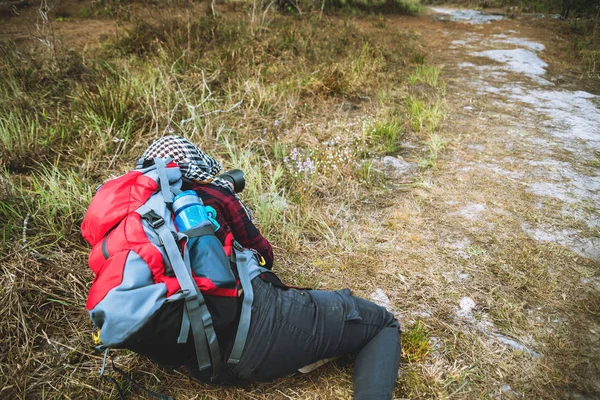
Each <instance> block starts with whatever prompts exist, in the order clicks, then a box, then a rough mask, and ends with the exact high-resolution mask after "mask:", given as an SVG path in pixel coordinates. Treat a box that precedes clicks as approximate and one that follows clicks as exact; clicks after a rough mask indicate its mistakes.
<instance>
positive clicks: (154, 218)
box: [142, 210, 165, 229]
mask: <svg viewBox="0 0 600 400" xmlns="http://www.w3.org/2000/svg"><path fill="white" fill-rule="evenodd" d="M142 218H143V219H144V220H145V221H146V222H148V224H149V225H150V226H151V227H152V228H154V229H158V228H160V227H161V226H163V225H164V224H165V220H164V219H163V218H162V217H161V216H160V215H158V214H157V213H155V212H154V210H150V211H148V212H147V213H146V214H144V215H142Z"/></svg>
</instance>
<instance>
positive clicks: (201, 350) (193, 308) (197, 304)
mask: <svg viewBox="0 0 600 400" xmlns="http://www.w3.org/2000/svg"><path fill="white" fill-rule="evenodd" d="M137 212H138V213H139V214H140V215H141V217H142V218H143V219H144V220H146V221H147V222H148V223H149V224H150V226H151V227H152V228H153V229H154V230H155V231H156V233H157V234H158V236H159V237H160V239H161V240H162V242H163V245H164V248H165V251H166V252H167V257H168V258H169V261H170V262H171V266H172V267H173V272H175V276H176V277H177V281H179V285H180V286H181V289H182V291H183V292H184V293H185V294H186V296H185V309H186V312H187V314H188V317H189V318H188V319H186V318H184V320H183V322H182V325H186V324H187V323H188V322H189V323H190V325H191V328H192V333H193V335H194V346H195V348H196V359H197V362H198V369H199V370H200V371H203V370H204V369H206V368H208V367H210V366H211V358H212V366H213V377H214V376H216V375H217V374H218V372H219V371H220V369H221V367H222V362H221V356H220V352H219V345H218V342H217V335H216V333H215V330H214V328H213V324H212V318H211V316H210V312H209V311H208V308H207V307H206V302H205V301H204V297H203V296H202V293H200V290H199V289H198V286H196V283H195V282H194V280H193V279H192V275H191V268H190V265H189V259H188V262H187V263H186V262H185V260H184V259H183V257H182V256H181V253H180V252H179V248H178V246H177V243H176V242H175V239H174V238H173V233H172V232H171V230H170V229H169V228H167V227H166V226H165V221H164V220H163V219H162V217H160V216H159V215H158V214H156V213H155V212H154V211H153V210H152V209H151V208H150V207H148V206H146V205H142V206H141V207H139V208H138V209H137ZM186 258H188V257H186ZM186 264H187V265H186ZM182 328H183V326H182ZM181 333H182V332H180V337H179V339H178V342H179V340H181V339H182V335H181ZM207 349H208V350H209V351H210V356H211V357H210V358H209V355H208V352H207V351H206V350H207Z"/></svg>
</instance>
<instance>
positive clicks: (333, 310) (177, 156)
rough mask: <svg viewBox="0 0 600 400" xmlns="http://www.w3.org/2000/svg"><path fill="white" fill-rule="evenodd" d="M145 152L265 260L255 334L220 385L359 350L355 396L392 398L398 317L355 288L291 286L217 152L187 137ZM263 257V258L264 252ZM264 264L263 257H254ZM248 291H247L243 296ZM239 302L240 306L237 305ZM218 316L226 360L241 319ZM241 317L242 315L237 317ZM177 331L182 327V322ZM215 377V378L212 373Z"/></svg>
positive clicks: (258, 282)
mask: <svg viewBox="0 0 600 400" xmlns="http://www.w3.org/2000/svg"><path fill="white" fill-rule="evenodd" d="M143 158H145V159H146V160H148V161H151V160H152V159H153V158H170V159H172V160H173V161H174V162H176V163H177V164H178V165H179V167H180V169H181V171H182V173H183V176H184V178H186V180H185V182H184V187H182V189H183V190H186V189H191V190H194V191H195V192H196V193H197V195H198V196H199V197H200V198H201V199H202V201H203V202H204V203H205V204H206V205H210V206H212V207H213V208H214V209H215V210H216V211H217V218H218V222H219V224H220V225H221V228H222V230H221V229H219V230H221V232H220V233H218V232H217V233H216V234H217V237H218V238H219V240H221V242H222V243H223V244H224V240H225V237H226V234H227V233H228V232H232V233H233V236H234V237H235V239H236V240H237V241H239V242H240V244H241V245H243V246H245V247H247V248H250V249H254V250H256V252H258V253H259V255H260V256H262V257H263V258H264V260H265V267H267V269H264V270H263V271H264V272H263V273H261V274H260V275H258V276H256V277H255V278H254V279H252V281H251V285H252V289H253V291H254V298H253V302H252V313H251V319H250V328H249V331H248V337H247V340H246V343H245V346H244V349H243V352H242V355H241V359H240V360H239V363H237V364H236V365H228V367H227V370H226V371H225V373H223V374H221V375H220V376H219V379H218V380H217V382H216V383H223V384H235V385H244V384H247V383H251V382H257V381H270V380H274V379H277V378H281V377H284V376H286V375H289V374H292V373H294V372H295V371H297V370H298V369H300V368H302V367H304V366H306V365H309V364H312V363H315V362H317V361H319V360H322V359H327V358H334V357H338V356H342V355H346V354H356V361H355V367H354V398H355V399H382V400H383V399H391V398H392V395H393V391H394V385H395V382H396V378H397V373H398V367H399V364H400V352H401V347H400V328H399V324H398V322H397V320H396V319H395V317H394V315H393V314H391V313H390V312H388V311H387V310H386V309H385V308H383V307H380V306H378V305H376V304H375V303H373V302H370V301H367V300H364V299H362V298H359V297H355V296H353V295H352V294H351V291H350V290H349V289H343V290H336V291H324V290H306V289H297V288H291V287H288V286H286V285H284V284H283V283H281V281H280V280H279V278H277V276H276V275H275V274H274V273H272V272H271V271H270V269H271V267H272V265H273V252H272V247H271V245H270V243H269V242H268V241H267V239H265V238H264V237H263V236H262V235H261V234H260V232H259V230H258V229H257V228H256V226H255V225H254V224H253V223H252V220H251V218H250V213H249V211H248V210H247V209H246V207H245V206H244V205H243V203H242V202H241V201H240V200H239V198H238V196H237V195H236V193H235V192H234V191H233V189H232V188H231V186H229V183H227V182H225V181H223V180H221V179H219V178H217V177H216V175H217V174H218V173H219V170H220V168H221V166H220V164H219V163H218V162H217V161H216V160H215V159H214V158H212V157H210V156H208V155H207V154H206V153H204V152H203V151H201V150H200V149H199V148H197V147H196V146H195V145H194V144H193V143H191V142H190V141H188V140H187V139H185V138H183V137H180V136H167V137H163V138H161V139H158V140H157V141H156V142H154V143H153V144H152V145H150V147H149V148H148V149H147V150H146V151H145V152H144V154H143ZM257 258H260V257H257ZM255 262H258V261H255ZM242 297H243V293H241V294H240V299H239V301H240V302H241V301H242V300H241V298H242ZM238 308H239V307H238ZM212 317H213V319H214V320H215V326H216V327H218V329H216V334H217V338H218V341H219V346H220V347H221V349H224V351H223V352H222V358H223V362H225V361H226V360H227V359H228V353H229V352H230V351H231V348H232V345H233V340H234V337H235V332H236V328H237V324H238V323H239V320H238V319H234V320H233V321H232V322H231V323H230V324H226V325H225V326H223V325H222V324H219V321H218V319H219V316H218V315H213V316H212ZM238 318H239V315H238ZM175 329H179V327H178V326H175ZM194 361H195V357H193V356H191V357H190V358H189V360H186V361H184V362H183V363H184V364H185V365H186V368H187V369H188V371H189V372H190V373H191V374H192V376H194V377H195V378H196V379H199V380H201V381H205V382H208V381H211V374H210V371H198V367H197V364H195V362H194ZM212 381H213V382H214V381H215V380H214V377H213V379H212Z"/></svg>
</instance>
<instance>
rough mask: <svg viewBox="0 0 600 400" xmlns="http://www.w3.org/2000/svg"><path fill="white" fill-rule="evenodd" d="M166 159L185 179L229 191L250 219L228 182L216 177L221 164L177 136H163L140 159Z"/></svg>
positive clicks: (250, 214)
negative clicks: (174, 164) (170, 160)
mask: <svg viewBox="0 0 600 400" xmlns="http://www.w3.org/2000/svg"><path fill="white" fill-rule="evenodd" d="M166 157H170V158H171V159H172V160H173V161H175V162H176V163H177V165H178V166H179V169H180V170H181V173H182V174H183V176H184V177H186V178H187V179H190V180H192V181H195V182H198V183H201V184H211V185H215V186H220V187H222V188H225V189H227V190H229V191H230V192H231V193H232V194H233V195H234V196H235V198H236V199H238V200H239V201H240V203H241V204H242V206H243V207H244V209H245V210H246V212H247V213H248V216H249V217H250V218H252V212H251V211H250V209H248V207H246V206H245V205H244V203H242V201H241V200H240V198H239V197H238V195H237V194H236V193H235V191H234V190H233V188H232V187H231V185H230V184H229V182H227V181H226V180H224V179H221V178H219V177H217V176H216V175H217V174H218V173H219V171H221V164H220V163H219V162H218V161H217V160H215V159H214V158H212V157H211V156H209V155H208V154H206V153H205V152H203V151H202V150H200V149H199V148H198V147H196V146H195V145H194V144H193V143H192V142H190V141H189V140H187V139H186V138H183V137H181V136H177V135H172V136H165V137H162V138H160V139H158V140H156V141H155V142H154V143H152V144H151V145H150V146H149V147H148V148H147V149H146V151H144V154H142V158H144V159H147V160H150V159H152V158H166Z"/></svg>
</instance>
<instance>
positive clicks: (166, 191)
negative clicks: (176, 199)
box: [154, 158, 173, 208]
mask: <svg viewBox="0 0 600 400" xmlns="http://www.w3.org/2000/svg"><path fill="white" fill-rule="evenodd" d="M154 165H156V172H157V173H158V180H159V181H160V191H161V192H162V195H163V197H164V199H165V203H167V205H168V206H169V208H171V204H173V193H171V186H170V185H169V178H168V177H167V164H165V160H163V159H162V158H155V159H154Z"/></svg>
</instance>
